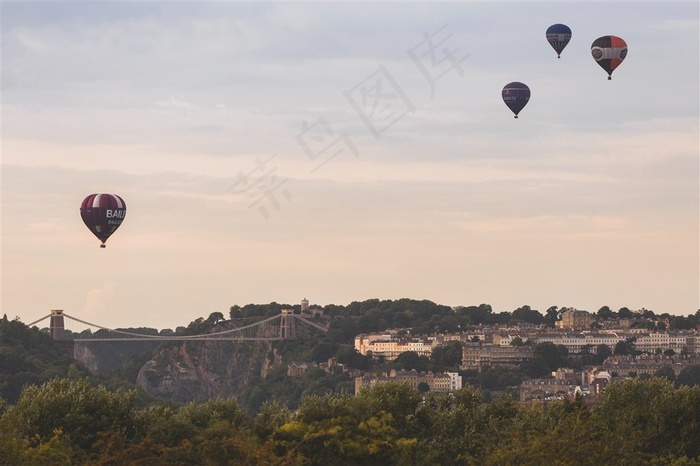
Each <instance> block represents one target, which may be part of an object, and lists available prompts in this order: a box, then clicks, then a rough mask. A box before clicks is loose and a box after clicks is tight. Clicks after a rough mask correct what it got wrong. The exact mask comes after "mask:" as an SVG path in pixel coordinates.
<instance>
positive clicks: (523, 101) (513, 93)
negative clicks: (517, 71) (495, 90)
mask: <svg viewBox="0 0 700 466" xmlns="http://www.w3.org/2000/svg"><path fill="white" fill-rule="evenodd" d="M501 96H502V97H503V102H505V103H506V105H507V106H508V108H509V109H511V110H512V111H513V113H514V114H515V118H518V113H520V110H522V109H523V107H525V105H527V103H528V101H529V100H530V88H529V87H527V86H526V85H525V84H523V83H519V82H517V81H515V82H512V83H510V84H506V87H504V88H503V90H502V91H501Z"/></svg>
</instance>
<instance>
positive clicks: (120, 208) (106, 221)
mask: <svg viewBox="0 0 700 466" xmlns="http://www.w3.org/2000/svg"><path fill="white" fill-rule="evenodd" d="M80 216H81V217H82V219H83V222H85V225H86V226H87V227H88V229H89V230H90V231H91V232H92V234H93V235H95V236H97V239H99V240H100V241H102V244H101V245H100V247H101V248H104V247H105V241H107V239H108V238H109V237H110V236H111V235H112V233H114V232H115V231H116V229H117V228H119V226H120V225H121V224H122V222H123V221H124V218H125V217H126V203H125V202H124V199H122V198H121V197H119V196H117V195H116V194H90V195H89V196H88V197H86V198H85V199H83V203H82V204H81V205H80Z"/></svg>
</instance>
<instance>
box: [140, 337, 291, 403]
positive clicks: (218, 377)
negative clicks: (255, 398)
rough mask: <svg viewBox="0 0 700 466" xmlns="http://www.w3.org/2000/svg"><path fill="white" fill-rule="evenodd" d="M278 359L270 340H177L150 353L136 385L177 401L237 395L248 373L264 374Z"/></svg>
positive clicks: (245, 382) (156, 394)
mask: <svg viewBox="0 0 700 466" xmlns="http://www.w3.org/2000/svg"><path fill="white" fill-rule="evenodd" d="M280 362H281V361H280V357H279V355H278V354H277V353H276V351H275V350H274V349H273V347H272V343H271V342H264V341H249V342H232V341H207V342H177V343H174V344H172V345H171V346H169V347H167V348H161V349H160V350H158V351H156V352H155V353H154V356H153V358H152V359H150V360H149V361H147V362H146V363H145V364H144V365H143V366H142V367H141V370H140V371H139V373H138V377H137V379H136V384H137V385H138V386H139V387H141V388H142V389H143V390H145V391H146V392H147V393H149V394H151V395H153V396H157V397H159V398H162V399H166V400H169V401H173V402H177V403H183V402H188V401H204V400H208V399H211V398H217V397H222V398H228V397H232V396H233V397H238V396H240V394H242V393H243V392H244V391H245V389H246V387H247V385H248V383H249V381H250V379H251V377H252V376H256V375H257V376H261V377H265V375H266V374H267V371H268V370H269V368H270V367H271V366H272V365H274V364H279V363H280Z"/></svg>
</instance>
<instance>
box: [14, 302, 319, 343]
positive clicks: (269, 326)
mask: <svg viewBox="0 0 700 466" xmlns="http://www.w3.org/2000/svg"><path fill="white" fill-rule="evenodd" d="M47 319H49V327H48V328H49V332H50V334H51V337H52V338H53V339H54V340H59V341H66V342H67V341H74V342H99V341H279V340H296V339H302V338H306V337H308V336H309V335H310V332H312V331H315V330H318V331H321V332H324V333H325V332H327V331H328V328H327V327H324V326H323V325H320V324H318V323H316V322H312V321H311V320H309V319H307V318H305V317H302V316H300V315H298V314H294V313H293V312H292V311H289V310H282V312H281V313H280V314H277V315H275V316H272V317H267V318H262V320H259V321H257V322H254V323H246V324H244V325H241V326H240V327H236V326H235V325H236V322H237V321H239V319H232V320H229V321H222V322H221V323H219V324H217V326H218V327H219V328H222V327H229V328H226V329H224V330H219V331H215V332H211V333H201V334H194V335H193V334H180V333H178V332H172V333H168V334H163V333H162V332H161V333H157V331H156V332H155V333H152V334H150V333H145V332H139V331H136V330H133V329H128V330H124V329H111V328H107V327H104V326H102V325H98V324H93V323H90V322H87V321H85V320H82V319H79V318H77V317H73V316H70V315H68V314H66V313H65V312H63V310H60V309H54V310H52V311H51V314H49V315H47V316H44V317H42V318H41V319H38V320H36V321H34V322H32V323H30V324H28V326H29V327H33V326H35V325H37V324H39V323H40V322H43V321H45V320H47ZM246 321H247V322H249V321H250V319H247V320H246ZM148 330H149V329H146V331H148Z"/></svg>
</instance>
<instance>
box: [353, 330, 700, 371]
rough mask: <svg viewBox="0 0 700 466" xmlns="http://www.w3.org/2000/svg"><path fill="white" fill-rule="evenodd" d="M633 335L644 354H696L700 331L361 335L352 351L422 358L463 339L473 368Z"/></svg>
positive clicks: (572, 350)
mask: <svg viewBox="0 0 700 466" xmlns="http://www.w3.org/2000/svg"><path fill="white" fill-rule="evenodd" d="M516 339H519V340H520V342H531V343H532V344H533V345H526V346H520V345H514V344H513V343H515V341H514V340H516ZM631 339H633V341H634V346H635V348H636V349H637V350H639V351H642V352H646V353H652V354H653V353H659V352H666V351H667V350H672V351H673V352H674V353H683V354H700V335H697V334H696V333H695V332H692V331H685V332H680V331H679V332H666V331H663V332H649V331H639V330H638V331H635V332H631V331H628V332H625V331H595V332H593V331H581V332H572V331H541V330H538V331H532V330H522V329H520V330H512V331H494V332H484V331H482V332H481V333H468V332H466V333H462V334H455V335H432V336H427V337H421V338H415V337H414V338H411V337H410V336H409V335H405V334H404V335H399V334H398V333H397V332H395V331H394V332H386V333H376V334H360V335H358V336H357V337H355V349H356V350H357V351H358V352H359V353H360V354H363V355H371V356H372V357H374V358H383V359H384V360H386V361H393V360H394V359H396V358H397V357H398V356H399V355H400V354H401V353H403V352H406V351H413V352H415V353H417V354H418V355H420V356H430V354H431V353H432V350H433V349H434V348H435V347H438V346H442V345H445V344H447V343H449V342H450V341H461V342H462V346H463V352H464V357H463V366H464V368H473V367H478V366H483V365H490V364H491V362H493V363H494V364H495V365H499V366H515V365H518V364H520V363H522V362H523V361H525V360H527V359H529V357H530V356H531V354H532V346H534V345H535V344H537V343H544V342H550V343H553V344H555V345H557V346H559V345H561V346H564V347H565V348H566V349H567V350H568V352H569V354H581V353H582V352H583V351H585V350H588V351H589V352H590V353H595V351H596V348H597V347H598V346H599V345H607V346H608V347H609V348H610V349H611V350H612V349H614V348H615V346H616V345H617V344H618V343H619V342H626V341H630V340H631Z"/></svg>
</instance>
